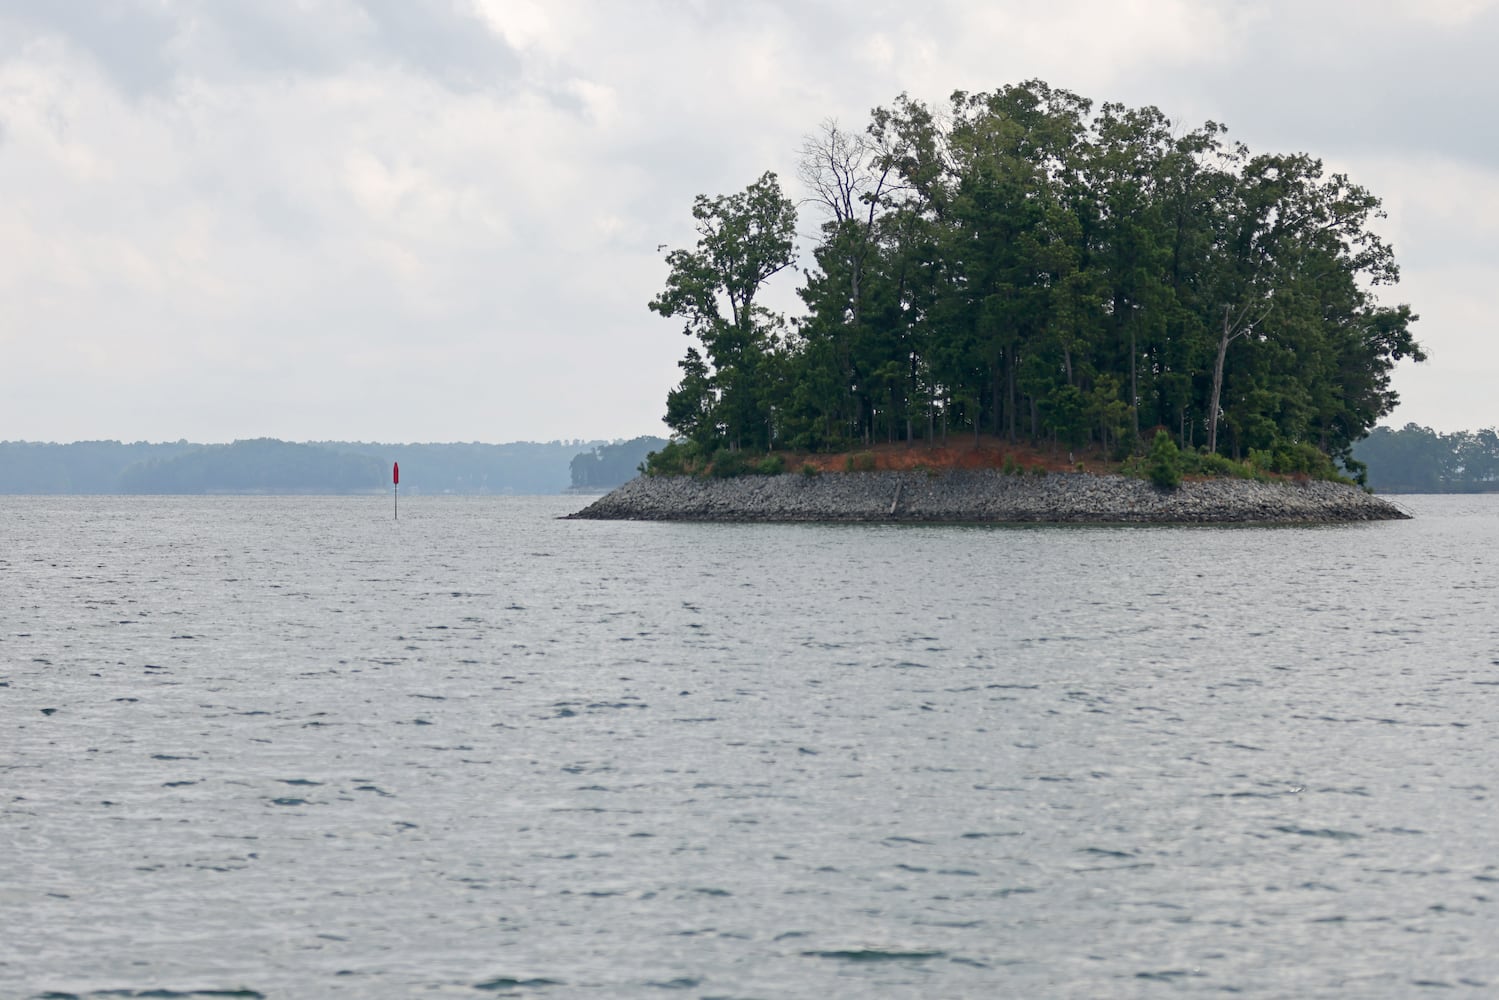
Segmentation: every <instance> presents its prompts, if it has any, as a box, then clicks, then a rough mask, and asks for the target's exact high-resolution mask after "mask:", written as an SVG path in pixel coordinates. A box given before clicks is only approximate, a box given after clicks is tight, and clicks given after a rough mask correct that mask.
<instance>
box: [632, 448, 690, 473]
mask: <svg viewBox="0 0 1499 1000" xmlns="http://www.w3.org/2000/svg"><path fill="white" fill-rule="evenodd" d="M702 457H703V450H702V448H701V447H700V446H699V445H698V443H697V442H696V441H672V442H669V443H668V444H667V445H666V447H664V448H662V449H661V450H660V451H653V452H651V453H650V454H649V455H646V456H645V464H644V465H643V466H642V468H641V471H642V472H644V473H645V474H646V475H648V476H689V475H692V474H694V473H696V472H697V471H698V466H699V465H700V463H701V462H702Z"/></svg>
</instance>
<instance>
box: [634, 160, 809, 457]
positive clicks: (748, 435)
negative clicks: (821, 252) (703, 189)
mask: <svg viewBox="0 0 1499 1000" xmlns="http://www.w3.org/2000/svg"><path fill="white" fill-rule="evenodd" d="M692 216H693V218H694V219H696V220H697V225H696V229H697V233H698V241H697V247H696V249H694V250H680V249H679V250H673V251H671V253H669V254H667V256H666V262H667V264H668V266H669V267H670V268H671V271H670V273H669V274H668V275H667V279H666V288H665V289H664V290H663V291H662V292H661V294H659V295H657V296H656V297H655V298H654V299H652V300H651V302H650V309H651V310H652V311H653V312H656V313H659V314H660V315H662V316H664V317H667V318H672V317H680V318H682V320H683V329H682V332H683V333H684V334H686V335H688V336H695V337H696V338H697V339H698V341H699V342H700V343H701V344H702V346H703V351H704V353H705V354H706V357H704V356H703V355H700V354H697V352H696V351H695V349H693V348H688V355H687V357H686V358H685V359H684V360H683V361H682V363H681V364H682V368H683V370H684V373H685V377H684V380H683V383H682V384H681V385H680V386H678V387H677V389H675V390H673V393H675V394H676V396H677V400H676V404H675V405H672V404H671V403H669V404H668V411H669V412H668V415H667V417H666V421H667V425H668V426H669V427H671V428H672V430H674V431H677V432H678V433H680V434H685V435H687V436H689V437H692V438H694V439H697V440H700V441H701V442H703V443H704V444H712V443H714V442H723V443H726V444H729V445H731V446H733V447H736V448H737V447H741V446H743V445H746V444H748V445H752V446H756V445H757V446H761V447H769V446H770V444H771V442H772V441H773V439H774V436H775V428H774V426H773V420H772V418H771V411H772V408H771V406H770V404H769V402H768V399H769V393H768V386H767V385H766V382H767V381H768V380H769V371H768V369H769V367H770V366H769V365H768V363H767V356H768V355H769V353H770V352H771V351H772V350H773V349H774V347H775V345H776V341H777V339H778V334H779V331H780V330H781V328H782V327H783V326H784V323H785V321H784V319H783V318H782V317H781V316H779V315H777V314H775V313H772V312H771V311H770V310H768V309H766V308H764V307H763V306H761V305H759V304H758V303H757V302H756V298H757V297H758V295H759V294H760V292H761V290H762V289H763V287H764V285H765V282H766V281H767V280H768V279H770V278H771V277H772V276H774V275H776V274H777V273H779V272H781V271H783V270H785V269H786V268H788V267H790V266H791V265H792V264H793V263H795V260H796V258H795V255H794V254H793V252H792V246H793V241H794V240H795V236H796V208H795V206H794V205H792V203H791V201H790V200H789V199H787V198H786V197H785V195H783V194H782V193H781V186H780V182H779V181H778V179H777V178H776V175H775V174H773V173H766V174H764V175H762V176H761V177H760V179H759V180H757V181H755V182H754V183H752V184H751V185H749V187H747V188H745V189H744V191H742V192H740V193H738V194H733V195H727V196H720V197H718V198H712V199H710V198H708V197H707V196H705V195H698V197H697V198H696V200H695V201H694V202H693V206H692Z"/></svg>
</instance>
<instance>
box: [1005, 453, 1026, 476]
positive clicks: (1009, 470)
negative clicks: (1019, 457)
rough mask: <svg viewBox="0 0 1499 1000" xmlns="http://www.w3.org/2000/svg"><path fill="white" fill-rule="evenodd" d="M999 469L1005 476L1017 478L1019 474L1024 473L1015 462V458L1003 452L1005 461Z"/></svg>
mask: <svg viewBox="0 0 1499 1000" xmlns="http://www.w3.org/2000/svg"><path fill="white" fill-rule="evenodd" d="M1000 469H1001V470H1002V471H1003V472H1004V474H1005V475H1007V476H1018V475H1020V473H1021V472H1023V471H1025V470H1023V469H1022V468H1021V467H1020V463H1019V462H1017V461H1015V456H1014V455H1011V454H1010V453H1009V452H1005V460H1004V463H1003V464H1002V465H1001V466H1000Z"/></svg>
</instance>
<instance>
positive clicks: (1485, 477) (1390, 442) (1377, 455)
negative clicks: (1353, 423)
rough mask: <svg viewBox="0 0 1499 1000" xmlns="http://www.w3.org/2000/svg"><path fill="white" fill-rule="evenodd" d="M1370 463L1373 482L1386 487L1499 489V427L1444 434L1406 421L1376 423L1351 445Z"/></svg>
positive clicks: (1418, 490) (1432, 490) (1433, 490)
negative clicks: (1388, 424)
mask: <svg viewBox="0 0 1499 1000" xmlns="http://www.w3.org/2000/svg"><path fill="white" fill-rule="evenodd" d="M1353 457H1354V459H1356V460H1357V461H1360V462H1363V463H1364V464H1365V465H1367V466H1368V467H1369V480H1368V481H1369V485H1370V486H1371V487H1373V488H1374V489H1375V490H1377V491H1379V492H1382V493H1482V492H1488V491H1491V490H1495V491H1499V433H1496V431H1495V430H1494V428H1492V427H1490V428H1485V429H1483V430H1477V431H1456V432H1454V433H1452V434H1442V433H1440V432H1438V431H1434V430H1432V429H1431V428H1430V427H1420V426H1418V425H1416V424H1406V425H1405V426H1404V427H1402V428H1401V429H1400V430H1398V431H1397V430H1392V429H1391V428H1389V427H1376V428H1374V430H1373V432H1372V433H1371V434H1370V435H1369V436H1368V437H1367V438H1365V439H1364V440H1362V441H1360V442H1359V443H1358V444H1356V445H1355V446H1354V448H1353Z"/></svg>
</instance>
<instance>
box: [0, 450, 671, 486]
mask: <svg viewBox="0 0 1499 1000" xmlns="http://www.w3.org/2000/svg"><path fill="white" fill-rule="evenodd" d="M637 441H639V442H648V441H650V442H655V445H654V446H656V447H659V446H660V445H661V444H664V442H662V441H660V439H647V438H641V439H637ZM635 444H636V442H624V443H620V444H614V445H611V444H606V443H605V442H602V441H579V440H575V441H552V442H548V443H545V444H539V443H534V442H524V441H522V442H514V443H510V444H479V443H470V444H378V443H366V442H343V441H319V442H311V443H307V444H294V443H291V442H287V441H278V440H275V439H272V438H259V439H255V440H248V441H236V442H234V443H233V444H213V445H204V444H193V443H190V442H188V441H177V442H175V443H170V444H149V443H147V442H144V441H138V442H134V443H128V444H127V443H122V442H120V441H80V442H75V443H72V444H43V443H37V442H26V441H0V494H3V493H10V494H16V493H43V494H49V493H50V494H80V493H81V494H89V493H94V494H102V493H172V494H202V493H308V494H339V493H344V494H347V493H373V492H380V491H384V490H388V489H390V487H391V482H390V472H391V468H390V467H391V463H392V462H400V463H401V491H402V492H403V493H406V494H410V495H420V494H439V493H460V494H555V493H561V492H562V491H563V490H565V489H566V488H567V487H568V485H569V483H570V482H571V481H573V476H574V475H575V469H583V470H586V474H587V475H589V476H590V477H591V478H590V479H589V480H588V485H597V486H605V485H615V484H609V483H605V482H604V480H605V479H606V478H608V476H607V475H606V472H605V470H606V469H613V468H614V467H616V466H619V465H623V464H625V463H626V462H628V463H631V464H630V465H629V474H628V475H625V476H624V477H623V478H622V479H620V480H619V482H624V480H625V479H629V478H631V477H632V476H634V474H635V471H634V467H635V465H638V464H639V463H640V462H641V461H642V460H644V458H645V452H646V451H648V450H650V447H649V446H646V445H641V446H640V447H639V448H637V447H635ZM637 450H638V451H639V455H638V457H632V456H635V452H636V451H637ZM580 452H581V454H580ZM583 458H587V459H588V461H590V462H594V463H595V465H593V466H589V465H587V464H584V463H578V464H575V462H576V460H578V459H583Z"/></svg>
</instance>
